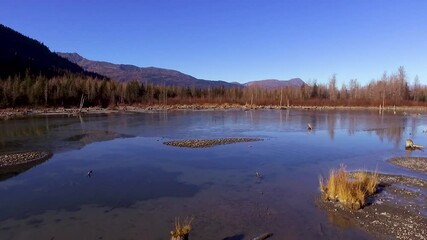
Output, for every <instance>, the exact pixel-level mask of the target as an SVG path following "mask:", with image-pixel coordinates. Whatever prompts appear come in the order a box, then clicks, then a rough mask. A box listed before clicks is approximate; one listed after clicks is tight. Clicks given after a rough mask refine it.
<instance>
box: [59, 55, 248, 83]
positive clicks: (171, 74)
mask: <svg viewBox="0 0 427 240" xmlns="http://www.w3.org/2000/svg"><path fill="white" fill-rule="evenodd" d="M58 55H60V56H62V57H64V58H67V59H68V60H70V61H71V62H74V63H76V64H77V65H79V66H80V67H82V68H83V69H84V70H86V71H91V72H95V73H98V74H102V75H104V76H107V77H109V78H111V79H113V80H116V81H120V82H127V81H131V80H138V81H140V82H143V83H150V84H154V85H167V86H179V87H196V88H208V87H220V86H224V87H241V85H240V84H234V83H228V82H224V81H210V80H204V79H197V78H195V77H193V76H190V75H188V74H184V73H182V72H179V71H176V70H171V69H164V68H158V67H138V66H134V65H130V64H114V63H109V62H101V61H92V60H88V59H86V58H84V57H82V56H80V55H79V54H77V53H58Z"/></svg>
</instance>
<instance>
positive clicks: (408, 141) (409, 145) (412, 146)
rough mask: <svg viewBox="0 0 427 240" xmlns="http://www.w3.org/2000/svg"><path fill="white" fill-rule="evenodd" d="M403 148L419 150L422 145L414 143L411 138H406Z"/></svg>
mask: <svg viewBox="0 0 427 240" xmlns="http://www.w3.org/2000/svg"><path fill="white" fill-rule="evenodd" d="M405 148H406V149H408V150H416V149H420V150H421V149H423V148H424V146H422V145H417V144H414V141H412V139H410V138H408V139H406V143H405Z"/></svg>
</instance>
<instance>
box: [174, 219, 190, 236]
mask: <svg viewBox="0 0 427 240" xmlns="http://www.w3.org/2000/svg"><path fill="white" fill-rule="evenodd" d="M192 222H193V218H185V220H184V222H183V223H182V224H181V222H180V221H179V217H177V218H175V226H174V230H172V231H171V240H188V236H189V235H190V231H191V223H192Z"/></svg>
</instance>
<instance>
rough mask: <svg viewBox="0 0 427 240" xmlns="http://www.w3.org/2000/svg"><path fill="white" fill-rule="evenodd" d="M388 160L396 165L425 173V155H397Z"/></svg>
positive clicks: (426, 164) (426, 170) (426, 166)
mask: <svg viewBox="0 0 427 240" xmlns="http://www.w3.org/2000/svg"><path fill="white" fill-rule="evenodd" d="M388 161H389V162H390V163H391V164H394V165H396V166H399V167H403V168H406V169H410V170H414V171H417V172H422V173H426V174H427V158H425V157H397V158H392V159H390V160H388Z"/></svg>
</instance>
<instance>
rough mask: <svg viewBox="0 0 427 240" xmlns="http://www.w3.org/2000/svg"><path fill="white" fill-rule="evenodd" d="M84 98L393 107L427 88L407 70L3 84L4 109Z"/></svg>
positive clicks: (413, 100) (419, 97) (414, 100)
mask: <svg viewBox="0 0 427 240" xmlns="http://www.w3.org/2000/svg"><path fill="white" fill-rule="evenodd" d="M82 96H83V97H84V98H85V105H84V106H85V107H88V106H101V107H114V106H117V105H133V104H140V105H152V104H163V105H169V104H203V103H213V104H221V103H235V104H254V105H281V106H286V105H331V106H379V105H382V106H392V105H396V106H399V105H409V106H412V105H423V106H424V105H427V86H425V85H421V84H420V80H419V79H418V77H415V79H414V81H413V82H412V83H411V84H410V83H408V79H407V74H406V72H405V69H404V68H403V67H400V68H399V69H398V70H397V72H395V73H392V74H386V73H384V74H383V75H382V77H381V78H379V79H376V80H372V81H371V82H369V83H368V84H366V85H364V86H362V85H361V84H360V83H359V82H358V81H357V79H351V80H349V81H348V82H347V83H344V84H342V85H341V86H340V87H338V86H337V79H336V75H332V76H331V78H330V79H329V81H328V83H326V84H321V83H317V82H316V81H314V82H312V83H309V84H305V85H303V86H301V87H286V88H281V89H265V88H261V87H246V88H244V87H235V88H225V87H214V88H203V89H201V88H195V87H176V86H164V85H163V86H162V85H153V84H144V83H141V82H138V81H136V80H134V81H130V82H125V83H122V82H116V81H113V80H105V79H102V80H100V79H97V78H93V77H90V76H85V75H79V74H73V73H68V74H64V75H62V76H57V77H51V78H47V77H45V76H42V75H38V76H34V75H31V74H25V75H24V76H23V77H21V76H19V75H18V76H13V77H12V76H9V77H7V78H5V79H0V107H1V108H9V107H28V106H35V107H73V106H79V104H80V101H81V98H82Z"/></svg>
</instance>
